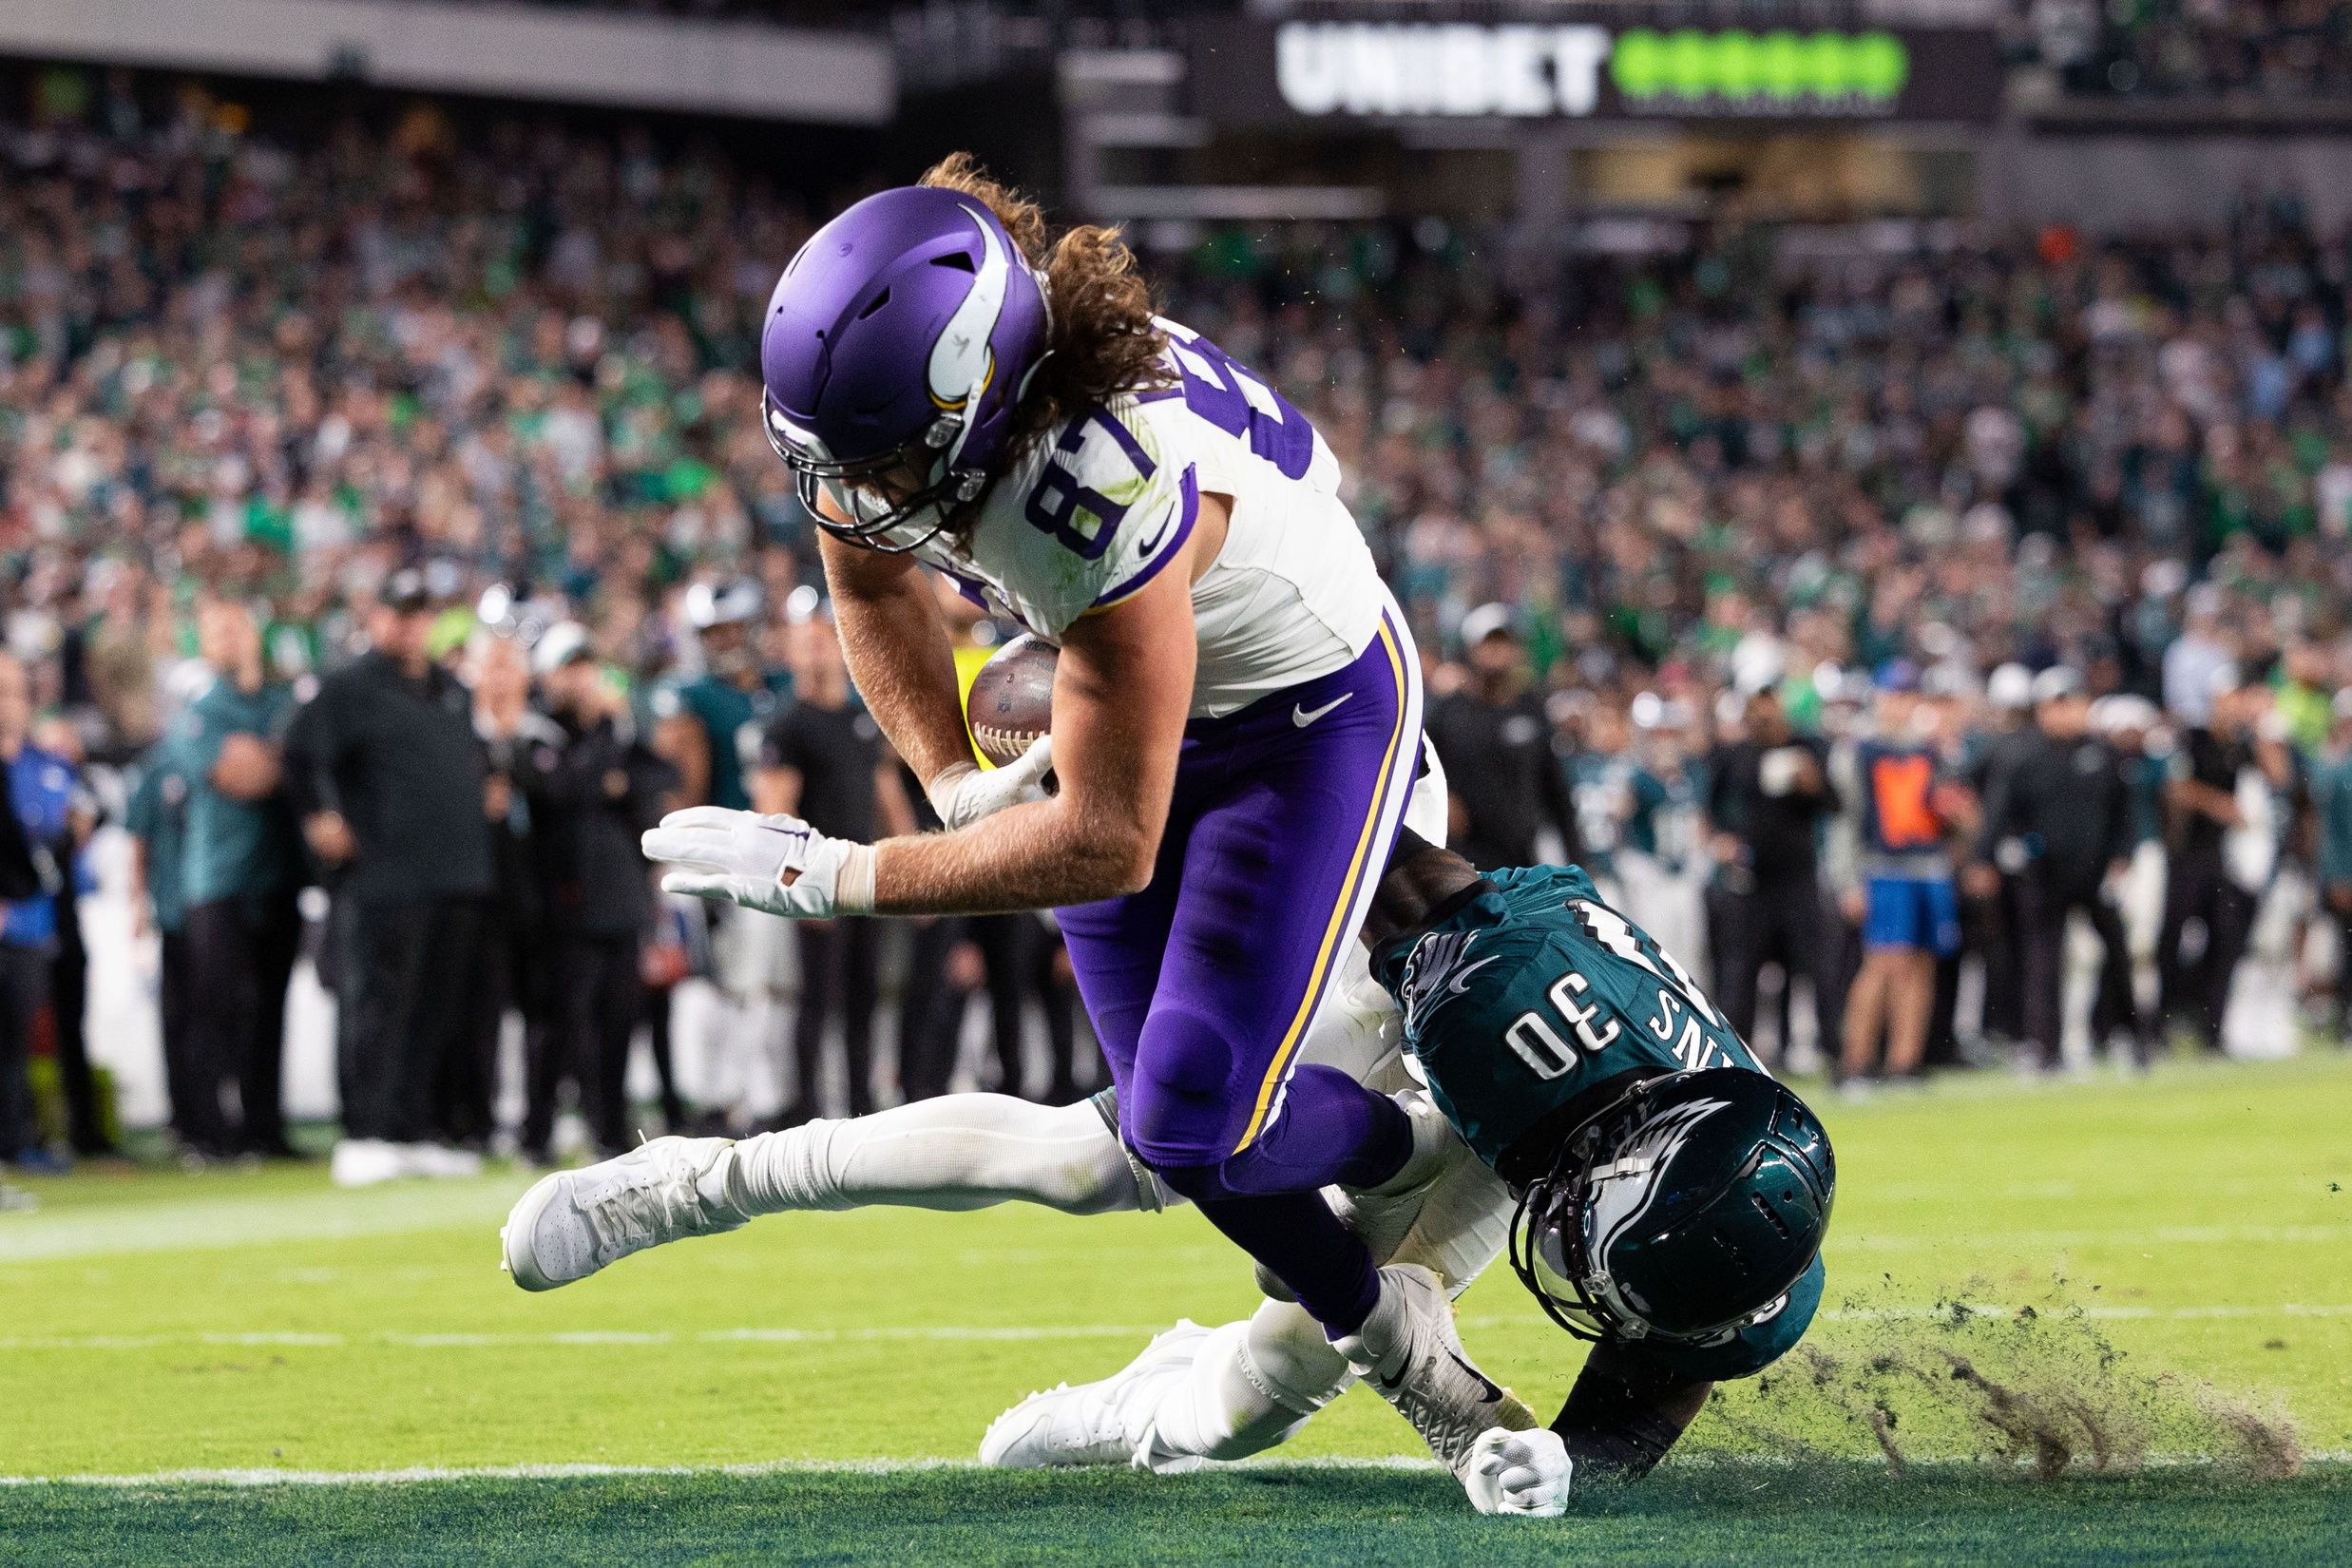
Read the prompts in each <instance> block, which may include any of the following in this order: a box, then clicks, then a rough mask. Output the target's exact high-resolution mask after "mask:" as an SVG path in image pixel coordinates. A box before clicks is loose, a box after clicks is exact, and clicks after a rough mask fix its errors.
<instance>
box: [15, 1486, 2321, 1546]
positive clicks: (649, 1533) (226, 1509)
mask: <svg viewBox="0 0 2352 1568" xmlns="http://www.w3.org/2000/svg"><path fill="white" fill-rule="evenodd" d="M1825 1482H1826V1484H1825ZM0 1507H5V1508H6V1510H7V1513H8V1516H9V1524H8V1530H7V1537H6V1544H5V1545H4V1546H0V1557H7V1558H9V1560H13V1561H23V1562H28V1563H32V1562H39V1563H44V1564H54V1565H57V1568H69V1565H77V1564H85V1563H86V1564H91V1565H98V1564H106V1565H116V1564H126V1563H144V1562H149V1561H157V1562H161V1561H165V1560H169V1561H170V1562H172V1563H174V1564H176V1565H179V1568H214V1565H222V1568H225V1565H229V1564H240V1565H241V1564H253V1565H255V1568H261V1565H271V1568H275V1565H277V1564H281V1563H286V1562H289V1561H299V1562H301V1563H303V1564H305V1565H309V1568H325V1565H329V1564H342V1563H351V1564H368V1565H371V1568H374V1565H385V1568H391V1565H400V1564H416V1565H418V1568H428V1565H430V1568H439V1565H441V1564H447V1563H457V1562H494V1563H501V1564H514V1565H519V1568H520V1565H535V1564H542V1563H545V1564H555V1563H582V1562H598V1563H603V1562H613V1563H627V1564H630V1565H631V1568H669V1565H680V1568H682V1565H685V1564H714V1565H715V1564H720V1563H743V1562H794V1563H803V1562H824V1563H868V1562H871V1563H903V1562H917V1561H922V1562H952V1563H960V1564H990V1563H1004V1564H1029V1563H1070V1564H1078V1565H1082V1568H1101V1565H1102V1564H1105V1563H1131V1562H1149V1563H1248V1564H1251V1565H1252V1568H1264V1565H1265V1564H1268V1563H1321V1562H1331V1563H1346V1564H1350V1565H1352V1568H1371V1565H1374V1564H1389V1563H1394V1564H1412V1565H1416V1568H1420V1565H1425V1564H1430V1563H1455V1562H1459V1563H1479V1564H1496V1565H1501V1564H1510V1563H1546V1564H1561V1563H1572V1562H1573V1563H1606V1564H1610V1565H1612V1568H1640V1565H1643V1564H1651V1563H1656V1564H1673V1565H1675V1568H1684V1565H1688V1564H1692V1563H1719V1562H1766V1561H1769V1562H1772V1563H1775V1564H1781V1563H1807V1562H1815V1561H1835V1562H1856V1561H1868V1562H1873V1563H1886V1564H1896V1563H1919V1564H1932V1565H1936V1568H1955V1565H1960V1564H1967V1563H2015V1562H2033V1563H2050V1562H2101V1563H2216V1564H2222V1563H2228V1564H2238V1563H2243V1562H2245V1561H2247V1560H2248V1558H2249V1557H2250V1556H2252V1555H2253V1553H2252V1551H2251V1550H2250V1549H2249V1543H2256V1542H2258V1543H2259V1553H2260V1557H2261V1559H2262V1561H2263V1562H2264V1564H2265V1568H2300V1565H2303V1564H2310V1565H2313V1568H2320V1565H2323V1564H2324V1565H2336V1564H2341V1563H2342V1561H2343V1560H2344V1558H2343V1552H2344V1546H2345V1533H2346V1531H2347V1529H2352V1526H2347V1525H2346V1523H2345V1520H2346V1518H2347V1516H2352V1477H2347V1475H2346V1474H2345V1473H2344V1472H2343V1471H2342V1469H2341V1468H2337V1469H2333V1470H2330V1471H2328V1472H2326V1473H2319V1472H2314V1473H2313V1474H2310V1475H2306V1476H2303V1477H2299V1478H2297V1479H2296V1480H2294V1481H2290V1482H2277V1483H2272V1484H2268V1485H2265V1486H2261V1487H2253V1486H2249V1485H2247V1484H2245V1483H2243V1482H2233V1481H2230V1480H2228V1479H2226V1478H2220V1477H2216V1476H2213V1475H2207V1474H2184V1473H2181V1472H2177V1471H2168V1472H2159V1473H2154V1474H2151V1475H2148V1476H2142V1477H2134V1478H2101V1479H2097V1480H2093V1481H2086V1482H2077V1483H2069V1484H2066V1485H2062V1486H2047V1487H2028V1486H2022V1485H2020V1484H2018V1483H2016V1482H1999V1481H1994V1480H1988V1479H1986V1478H1984V1477H1982V1476H1967V1475H1957V1474H1956V1475H1938V1476H1935V1477H1932V1478H1924V1479H1922V1477H1921V1476H1919V1475H1918V1474H1917V1473H1916V1472H1915V1473H1914V1475H1913V1478H1912V1479H1911V1480H1910V1481H1908V1482H1901V1483H1897V1482H1891V1481H1889V1480H1887V1479H1886V1478H1885V1477H1884V1475H1883V1474H1881V1475H1874V1476H1867V1477H1864V1476H1861V1475H1851V1474H1849V1475H1845V1476H1825V1475H1822V1474H1811V1475H1799V1474H1794V1473H1790V1474H1770V1475H1767V1474H1759V1473H1757V1472H1755V1471H1753V1470H1731V1469H1723V1468H1716V1469H1705V1468H1693V1467H1689V1466H1686V1467H1684V1468H1682V1469H1681V1470H1679V1471H1675V1472H1661V1473H1660V1474H1659V1475H1658V1476H1657V1477H1655V1478H1654V1479H1653V1480H1651V1481H1650V1482H1646V1483H1644V1484H1643V1485H1641V1486H1639V1487H1636V1488H1627V1489H1624V1490H1620V1491H1614V1492H1606V1493H1601V1492H1597V1493H1596V1494H1595V1495H1594V1496H1592V1497H1591V1498H1589V1499H1588V1500H1586V1501H1584V1502H1582V1503H1580V1504H1579V1505H1578V1509H1577V1511H1576V1515H1575V1517H1574V1518H1573V1519H1571V1520H1507V1519H1505V1520H1497V1519H1480V1518H1477V1517H1476V1516H1474V1515H1471V1514H1469V1513H1468V1512H1467V1510H1466V1509H1464V1508H1463V1505H1462V1499H1461V1496H1460V1493H1459V1490H1458V1489H1457V1488H1456V1487H1455V1486H1454V1484H1453V1482H1452V1481H1451V1480H1450V1479H1448V1478H1447V1477H1445V1476H1443V1475H1441V1474H1439V1473H1438V1472H1437V1471H1435V1470H1434V1469H1429V1470H1422V1471H1411V1472H1404V1471H1397V1472H1390V1471H1380V1470H1362V1469H1357V1470H1307V1469H1299V1468H1288V1469H1260V1468H1256V1467H1245V1468H1242V1469H1240V1470H1236V1471H1231V1472H1227V1473H1224V1474H1218V1475H1194V1476H1178V1477H1171V1478H1164V1479H1163V1478H1157V1477H1151V1476H1140V1475H1135V1474H1131V1473H1126V1472H1120V1471H1109V1472H1104V1471H1091V1472H1063V1473H1060V1474H1036V1473H1031V1474H1021V1475H1011V1474H1002V1473H988V1474H974V1473H972V1472H968V1471H955V1470H921V1471H910V1472H903V1473H897V1474H886V1475H861V1474H855V1473H850V1474H843V1473H838V1472H836V1473H830V1474H807V1473H802V1474H792V1473H784V1474H771V1475H760V1476H725V1475H709V1474H704V1475H697V1476H629V1477H608V1478H599V1479H593V1480H591V1479H585V1478H576V1479H566V1480H553V1481H540V1482H517V1481H466V1482H428V1483H421V1484H410V1485H402V1486H369V1487H318V1486H279V1487H269V1488H229V1487H185V1486H183V1487H171V1488H141V1489H138V1490H133V1491H122V1492H118V1491H115V1490H114V1489H111V1488H99V1487H70V1486H53V1487H46V1488H41V1489H39V1490H37V1491H35V1492H33V1493H31V1494H29V1495H25V1496H20V1497H16V1498H10V1499H8V1500H6V1501H4V1502H0ZM296 1541H298V1542H299V1543H300V1546H299V1549H298V1551H296V1552H294V1553H290V1552H289V1551H288V1543H289V1542H296ZM18 1553H21V1554H22V1555H21V1556H15V1555H13V1554H18Z"/></svg>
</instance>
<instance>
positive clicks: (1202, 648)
mask: <svg viewBox="0 0 2352 1568" xmlns="http://www.w3.org/2000/svg"><path fill="white" fill-rule="evenodd" d="M1160 325H1161V326H1162V327H1163V328H1165V329H1166V331H1167V333H1168V335H1169V349H1168V358H1167V364H1168V367H1169V370H1170V372H1171V373H1173V375H1174V376H1175V378H1176V384H1175V385H1173V386H1170V387H1166V388H1162V389H1157V390H1154V391H1151V392H1143V393H1141V394H1139V395H1126V396H1121V397H1119V398H1116V399H1114V400H1113V401H1112V402H1111V403H1110V404H1109V405H1108V406H1107V407H1101V408H1095V409H1090V410H1088V411H1086V412H1085V413H1084V414H1082V415H1080V417H1078V418H1075V419H1070V420H1067V421H1065V422H1063V423H1062V424H1061V425H1060V426H1058V427H1056V428H1055V429H1053V430H1048V431H1047V432H1046V433H1045V434H1044V435H1043V436H1042V437H1041V438H1040V439H1039V440H1038V441H1036V442H1035V443H1034V444H1033V445H1032V446H1031V447H1030V449H1028V451H1027V452H1026V453H1025V454H1023V457H1022V459H1021V461H1020V462H1019V463H1018V464H1017V465H1016V466H1015V467H1014V468H1013V469H1012V470H1011V471H1010V472H1009V473H1006V474H1004V476H1003V477H1002V478H1000V479H999V480H998V481H997V482H996V483H995V485H993V486H992V487H991V488H990V489H989V491H988V494H987V496H986V498H985V500H984V501H983V502H982V504H981V508H980V516H979V520H978V521H977V522H976V523H975V524H974V525H973V526H971V528H970V529H969V530H968V531H967V532H966V533H965V534H964V535H963V536H962V537H959V538H953V539H951V538H948V537H947V536H946V535H944V534H943V535H939V536H935V537H934V538H932V539H930V540H929V541H927V542H926V543H925V544H924V545H921V546H919V547H918V548H917V550H916V551H915V555H916V558H917V559H918V560H920V561H922V562H923V563H924V564H927V565H929V566H932V567H935V568H936V569H938V570H939V571H942V572H944V573H946V574H947V576H949V577H951V578H953V579H954V580H955V581H956V582H957V583H958V584H959V585H960V586H961V587H962V588H963V589H964V591H965V592H966V595H967V596H968V597H971V598H973V599H976V600H979V601H980V602H982V603H984V604H985V605H987V606H988V608H989V609H990V610H991V611H992V612H995V613H1004V614H1008V615H1010V616H1011V617H1012V618H1013V619H1015V620H1017V621H1020V622H1021V623H1022V624H1023V626H1025V627H1027V628H1028V629H1029V630H1030V631H1032V632H1035V633H1036V634H1037V635H1038V636H1040V637H1042V638H1043V639H1045V640H1046V641H1050V642H1055V643H1059V642H1060V641H1061V636H1062V634H1063V632H1065V631H1066V630H1067V629H1068V628H1069V626H1070V624H1071V623H1072V622H1073V621H1077V620H1078V619H1079V617H1080V616H1082V615H1085V614H1088V613H1089V612H1091V611H1095V610H1100V609H1104V608H1107V607H1109V606H1110V605H1113V604H1116V603H1118V602H1119V601H1120V600H1122V599H1125V598H1127V597H1128V596H1129V595H1131V594H1133V593H1135V592H1136V591H1137V590H1138V589H1139V588H1141V587H1142V586H1143V585H1144V584H1145V583H1148V582H1150V581H1151V580H1152V579H1153V578H1154V577H1156V576H1157V575H1158V573H1159V571H1160V569H1161V568H1162V567H1163V566H1165V565H1167V564H1168V563H1169V562H1171V561H1173V560H1174V559H1175V558H1176V553H1177V552H1178V551H1179V550H1181V549H1182V548H1183V545H1184V543H1185V541H1186V540H1187V539H1188V538H1189V537H1190V536H1191V533H1192V529H1193V524H1194V521H1195V517H1196V516H1197V515H1198V511H1199V506H1200V497H1201V495H1202V494H1203V493H1204V492H1206V493H1208V494H1212V495H1223V496H1228V497H1231V498H1232V505H1233V522H1232V526H1231V527H1230V528H1229V529H1228V531H1227V534H1226V538H1225V547H1224V548H1223V550H1221V551H1220V552H1219V553H1218V556H1217V559H1216V562H1215V564H1214V565H1212V566H1211V567H1210V568H1209V570H1208V571H1207V572H1206V573H1205V574H1204V575H1203V576H1202V577H1201V579H1200V580H1199V581H1198V582H1197V583H1194V584H1193V618H1194V622H1195V628H1196V630H1197V634H1198V638H1199V662H1198V668H1197V673H1196V675H1195V679H1194V685H1193V708H1192V712H1193V716H1194V717H1214V716H1216V715H1220V714H1227V713H1232V712H1233V710H1235V709H1237V708H1241V707H1244V706H1246V705H1248V704H1249V703H1251V702H1253V701H1255V700H1257V699H1258V698H1262V697H1265V696H1267V695H1269V694H1271V693H1273V692H1279V691H1283V690H1286V689H1288V688H1290V687H1292V686H1296V685H1298V684H1300V683H1301V682H1303V681H1308V680H1312V679H1315V678H1316V677H1318V676H1324V675H1329V673H1330V672H1332V671H1333V670H1336V669H1339V668H1341V667H1343V666H1344V665H1346V664H1348V663H1349V662H1350V661H1352V660H1354V659H1355V658H1356V656H1357V655H1359V654H1361V653H1362V652H1363V651H1364V650H1365V649H1366V648H1367V647H1368V646H1369V645H1370V643H1371V641H1372V638H1373V636H1374V634H1375V632H1376V631H1377V629H1378V627H1379V623H1380V612H1381V607H1382V606H1383V605H1384V604H1385V603H1386V602H1387V590H1386V587H1384V586H1383V584H1382V583H1381V581H1380V575H1379V573H1378V572H1377V571H1375V570H1374V569H1373V565H1372V554H1371V551H1370V549H1369V548H1367V546H1366V545H1365V543H1364V535H1363V533H1362V531H1361V530H1359V529H1358V528H1357V526H1356V524H1355V519H1354V518H1353V517H1351V516H1349V515H1348V508H1347V507H1345V506H1344V505H1342V504H1341V502H1340V499H1339V493H1338V492H1339V463H1338V460H1337V459H1335V458H1334V457H1332V455H1331V450H1330V449H1329V447H1327V446H1325V445H1324V442H1323V438H1322V436H1320V435H1318V434H1317V433H1316V432H1315V430H1314V427H1312V426H1311V425H1310V424H1308V422H1307V418H1306V416H1305V415H1304V414H1302V413H1300V412H1299V411H1298V410H1297V409H1295V408H1293V407H1292V406H1291V404H1290V403H1288V402H1287V401H1285V400H1284V399H1283V398H1282V397H1281V396H1279V395H1278V394H1276V393H1275V392H1274V391H1273V389H1272V388H1271V387H1269V386H1267V385H1266V384H1265V383H1264V382H1263V381H1260V380H1259V379H1258V378H1257V377H1256V376H1254V375H1252V374H1251V373H1249V372H1248V371H1246V370H1244V369H1242V368H1241V367H1240V366H1239V365H1236V364H1234V363H1233V361H1232V360H1231V359H1229V358H1227V357H1226V356H1225V354H1223V353H1222V352H1221V351H1220V350H1219V349H1218V348H1217V347H1216V346H1215V345H1214V344H1213V343H1211V342H1210V341H1209V340H1208V339H1206V338H1204V337H1201V336H1199V335H1196V334H1195V333H1193V332H1191V331H1190V330H1188V329H1186V328H1184V327H1180V326H1177V325H1176V323H1175V322H1173V321H1163V322H1161V323H1160Z"/></svg>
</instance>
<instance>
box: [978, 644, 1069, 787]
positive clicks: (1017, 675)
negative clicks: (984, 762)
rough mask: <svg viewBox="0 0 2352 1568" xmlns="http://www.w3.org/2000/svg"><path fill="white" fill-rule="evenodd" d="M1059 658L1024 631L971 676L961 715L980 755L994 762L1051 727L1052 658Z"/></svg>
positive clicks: (998, 762) (1000, 763) (1008, 758)
mask: <svg viewBox="0 0 2352 1568" xmlns="http://www.w3.org/2000/svg"><path fill="white" fill-rule="evenodd" d="M1060 658H1061V649H1059V648H1057V647H1055V646H1054V645H1053V644H1052V643H1050V642H1048V641H1044V640H1043V639H1042V638H1039V637H1033V636H1031V635H1029V634H1027V633H1025V632H1024V633H1023V634H1022V635H1021V636H1019V637H1016V638H1014V639H1013V640H1012V641H1010V642H1007V643H1005V644H1004V646H1003V647H1001V648H999V649H998V650H997V651H996V652H995V653H994V654H993V655H991V656H990V657H989V660H988V662H986V663H985V664H983V665H982V666H981V667H980V673H979V674H978V675H977V676H975V677H973V678H972V690H971V695H970V696H969V697H967V698H965V700H964V710H965V717H966V719H967V720H968V721H969V722H970V724H971V726H972V741H973V743H974V744H975V745H977V746H978V747H979V748H980V755H983V756H985V757H986V758H987V759H988V760H989V761H990V762H992V763H994V764H995V765H996V766H997V767H1000V768H1002V767H1003V766H1004V765H1005V764H1006V763H1007V762H1010V761H1012V760H1013V759H1014V758H1016V757H1018V756H1020V755H1021V754H1022V753H1023V752H1025V751H1027V750H1028V749H1029V747H1030V746H1031V745H1032V744H1034V743H1035V742H1036V740H1037V737H1038V736H1042V735H1043V734H1045V733H1046V732H1047V731H1048V730H1050V729H1052V728H1053V726H1054V661H1055V660H1058V659H1060Z"/></svg>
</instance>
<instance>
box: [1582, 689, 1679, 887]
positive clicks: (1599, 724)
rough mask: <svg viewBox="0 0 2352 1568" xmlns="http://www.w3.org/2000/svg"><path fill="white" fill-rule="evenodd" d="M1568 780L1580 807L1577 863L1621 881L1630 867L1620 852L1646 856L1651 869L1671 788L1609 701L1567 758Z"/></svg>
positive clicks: (1594, 874)
mask: <svg viewBox="0 0 2352 1568" xmlns="http://www.w3.org/2000/svg"><path fill="white" fill-rule="evenodd" d="M1566 766H1567V768H1568V782H1569V786H1570V790H1571V792H1572V795H1573V798H1574V799H1575V801H1576V806H1577V836H1578V839H1579V840H1580V841H1581V842H1580V843H1579V845H1578V850H1579V851H1580V855H1579V858H1578V862H1577V863H1578V865H1580V866H1582V867H1583V868H1584V869H1585V870H1586V872H1587V873H1588V874H1590V875H1591V876H1592V877H1593V878H1594V879H1595V880H1596V881H1597V882H1604V883H1614V884H1616V885H1617V886H1620V887H1621V886H1622V885H1623V883H1622V879H1623V878H1624V877H1625V876H1626V875H1628V874H1632V868H1630V867H1628V866H1623V865H1620V864H1619V861H1618V856H1619V854H1620V852H1621V851H1633V852H1634V853H1635V854H1636V855H1639V856H1642V857H1644V859H1643V860H1642V861H1638V862H1635V864H1636V865H1639V866H1642V867H1643V869H1644V870H1649V869H1651V864H1652V863H1653V862H1654V858H1655V856H1656V854H1657V849H1658V834H1657V813H1658V810H1659V808H1660V807H1662V806H1664V805H1665V804H1666V801H1667V795H1668V792H1667V788H1666V785H1665V784H1664V782H1662V781H1661V780H1660V779H1659V778H1658V777H1657V775H1656V774H1653V773H1652V772H1651V771H1650V770H1649V769H1648V768H1647V767H1645V766H1644V765H1643V764H1642V761H1641V759H1640V758H1639V757H1638V756H1637V755H1635V751H1634V741H1633V731H1632V729H1631V728H1630V727H1629V726H1628V724H1627V720H1626V715H1625V714H1624V712H1623V711H1622V710H1620V709H1618V708H1616V707H1613V706H1610V705H1608V704H1606V703H1604V704H1602V705H1600V706H1598V707H1597V708H1596V709H1595V710H1594V711H1593V715H1592V718H1591V720H1590V725H1589V728H1588V730H1587V732H1586V738H1585V744H1584V745H1583V747H1581V748H1580V749H1579V750H1578V752H1577V754H1576V755H1574V756H1573V757H1571V758H1569V759H1568V762H1567V764H1566Z"/></svg>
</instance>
